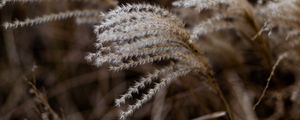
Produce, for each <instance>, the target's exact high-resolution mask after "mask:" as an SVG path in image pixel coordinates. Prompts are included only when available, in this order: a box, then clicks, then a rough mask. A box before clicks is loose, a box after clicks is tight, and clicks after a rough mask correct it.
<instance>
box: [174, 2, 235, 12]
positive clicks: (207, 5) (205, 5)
mask: <svg viewBox="0 0 300 120" xmlns="http://www.w3.org/2000/svg"><path fill="white" fill-rule="evenodd" d="M233 4H236V0H178V1H175V2H173V5H174V6H176V7H183V8H194V9H195V10H197V11H198V12H201V11H203V10H206V9H214V8H218V6H221V5H223V6H229V5H233Z"/></svg>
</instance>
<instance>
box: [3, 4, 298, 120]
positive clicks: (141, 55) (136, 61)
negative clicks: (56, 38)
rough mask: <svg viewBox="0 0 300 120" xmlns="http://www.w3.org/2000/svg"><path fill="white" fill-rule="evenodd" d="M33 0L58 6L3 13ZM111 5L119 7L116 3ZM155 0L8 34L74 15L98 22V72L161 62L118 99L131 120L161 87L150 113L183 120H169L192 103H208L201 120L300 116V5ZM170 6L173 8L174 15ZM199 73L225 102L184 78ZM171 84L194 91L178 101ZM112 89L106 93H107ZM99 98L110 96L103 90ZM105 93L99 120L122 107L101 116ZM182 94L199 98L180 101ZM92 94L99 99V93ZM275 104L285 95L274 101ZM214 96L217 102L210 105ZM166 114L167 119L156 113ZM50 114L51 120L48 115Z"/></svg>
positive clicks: (22, 23)
mask: <svg viewBox="0 0 300 120" xmlns="http://www.w3.org/2000/svg"><path fill="white" fill-rule="evenodd" d="M66 1H67V2H69V1H73V2H74V1H77V2H78V1H80V2H83V1H84V2H91V1H86V0H69V1H68V0H66ZM145 1H147V0H144V2H145ZM34 2H40V3H42V2H57V1H50V0H2V1H1V2H0V9H4V8H5V6H6V5H8V3H34ZM101 2H103V1H100V3H101ZM105 2H107V3H108V4H114V5H116V3H113V1H111V0H105ZM119 2H120V3H135V2H137V3H139V2H140V1H138V0H119ZM147 2H148V3H157V4H158V5H150V4H145V3H144V4H126V5H122V4H119V5H120V6H118V7H116V8H114V9H112V10H110V11H109V12H106V11H107V9H105V10H103V9H101V8H100V9H88V10H85V9H83V10H71V11H67V12H59V13H57V14H48V15H44V16H41V17H36V18H32V19H29V18H27V19H25V20H16V21H13V22H4V23H3V24H2V25H3V27H4V28H5V29H6V30H8V31H9V29H17V28H21V27H30V26H35V25H39V24H42V23H47V22H52V21H58V20H65V19H68V18H75V20H76V21H75V23H76V24H88V25H91V24H92V25H95V26H94V33H95V34H96V42H95V43H94V46H95V48H94V49H95V52H94V53H89V54H88V55H87V56H86V60H87V61H89V62H90V63H92V64H94V65H95V66H97V67H98V68H102V67H107V66H108V67H109V69H110V70H112V71H114V72H121V73H123V72H124V71H125V72H124V73H127V71H128V70H133V69H136V68H138V67H145V68H147V66H149V65H151V66H153V67H154V68H153V69H151V70H149V71H147V72H145V71H140V72H141V73H143V74H146V75H145V76H144V77H142V78H140V80H139V81H137V82H135V83H134V84H133V85H132V86H131V87H129V88H128V89H127V92H125V93H124V94H123V95H121V96H120V97H119V98H118V99H115V101H114V102H115V103H114V105H115V106H117V108H118V109H119V110H120V114H119V115H120V119H128V118H129V117H130V116H131V115H132V114H133V113H134V112H137V111H138V110H139V109H140V108H141V107H142V106H147V105H146V103H148V102H149V101H150V100H151V99H152V98H153V97H154V96H155V95H156V94H157V93H158V92H160V91H163V92H164V93H163V94H164V95H162V96H163V97H164V98H159V96H157V97H156V99H155V101H156V102H157V103H155V105H154V106H155V107H153V108H151V109H153V110H152V114H151V115H153V116H154V117H153V118H154V119H156V118H166V119H174V118H172V117H167V116H168V115H169V114H171V113H172V109H174V108H175V110H177V111H180V110H182V109H181V108H180V106H181V105H178V104H181V103H182V104H184V103H186V101H188V100H190V101H196V102H191V104H197V105H198V106H197V107H199V106H201V107H199V108H197V110H195V109H192V108H191V111H192V112H195V113H196V112H199V113H197V115H198V114H201V115H203V116H200V117H196V119H212V118H219V117H224V116H227V117H228V119H232V120H256V119H272V120H273V119H300V116H299V115H297V114H299V113H300V112H299V108H300V107H299V106H300V104H299V100H297V99H296V98H299V96H300V92H299V90H298V88H299V85H300V84H299V83H300V82H299V81H300V77H299V75H298V74H300V73H299V71H300V69H299V68H298V67H297V66H299V65H300V62H299V61H300V49H299V48H300V42H299V41H300V40H299V38H300V1H299V0H175V1H174V0H162V1H159V2H157V1H150V0H149V1H147ZM159 5H160V6H159ZM171 5H173V6H171ZM162 6H167V7H166V8H167V9H168V10H167V9H165V8H164V7H162ZM62 34H63V33H62ZM74 35H76V36H75V37H76V38H77V37H78V36H80V37H81V36H82V34H81V33H80V34H78V33H74ZM66 36H67V35H66ZM9 47H10V46H9ZM84 52H86V51H84ZM0 55H1V54H0ZM72 55H73V56H74V55H77V54H72ZM0 68H1V67H0ZM101 70H102V69H101ZM106 74H107V73H106ZM116 74H118V73H116ZM0 75H1V74H0ZM100 76H101V75H100ZM194 76H197V78H196V79H200V81H201V82H203V81H206V82H208V85H210V86H209V87H210V88H212V89H213V90H214V92H217V94H218V95H219V97H220V100H219V101H218V100H216V99H215V98H214V95H211V92H207V91H204V90H203V89H205V87H204V86H201V85H198V83H199V82H195V83H197V84H194V82H193V83H185V82H181V81H180V80H179V79H184V78H186V77H194ZM99 79H103V78H99ZM108 80H111V79H108ZM99 81H100V80H99ZM111 81H114V80H111ZM290 81H291V83H289V82H290ZM118 82H119V81H118ZM126 82H127V81H126ZM100 84H104V86H105V87H103V88H104V89H105V88H109V87H108V86H109V85H110V84H111V83H110V82H107V81H104V82H103V81H101V82H100ZM122 84H123V83H122ZM171 84H174V86H175V85H177V86H175V87H178V86H183V88H186V89H188V90H187V91H184V93H181V94H180V95H173V94H174V93H176V92H174V91H173V90H172V87H173V85H171ZM29 85H30V86H31V88H32V90H31V92H32V93H33V94H34V95H35V96H36V97H37V98H38V99H39V100H40V101H42V102H41V104H42V106H46V108H47V109H45V110H44V111H45V113H47V114H48V113H49V114H51V115H52V116H54V117H55V118H54V119H60V118H59V116H58V115H57V113H55V112H54V110H52V108H51V107H50V105H49V103H48V101H47V98H46V97H45V95H43V93H41V92H40V91H38V89H37V88H36V86H35V84H33V83H29ZM70 86H73V84H72V85H70ZM191 86H198V87H197V89H195V90H194V89H192V88H190V87H191ZM278 86H279V87H278ZM200 88H201V90H199V89H200ZM99 89H100V88H99ZM101 89H102V88H101ZM111 89H117V88H111ZM111 89H107V90H106V92H107V91H110V90H111ZM175 89H179V88H175ZM190 89H191V90H190ZM118 90H119V89H118ZM180 90H181V89H180ZM180 90H178V91H180ZM202 90H203V91H202ZM113 91H114V90H113ZM119 91H120V90H119ZM195 91H198V92H199V91H200V92H199V93H200V95H196V94H195ZM208 91H209V90H208ZM0 92H1V91H0ZM202 92H203V94H202ZM104 93H105V92H104ZM119 93H120V92H119ZM223 93H226V94H223ZM97 94H101V95H102V94H103V93H102V92H97ZM105 94H107V95H105V96H101V95H100V96H101V97H100V98H101V102H99V103H98V102H97V105H94V106H93V105H91V106H93V107H95V108H97V109H95V110H94V111H93V113H92V115H91V116H92V117H89V118H88V119H93V118H98V117H99V116H100V117H99V118H101V119H109V118H111V116H112V114H114V112H115V110H106V109H107V108H103V110H100V111H97V110H99V109H101V108H98V107H99V106H101V105H104V104H107V105H106V107H107V106H108V104H109V102H107V101H106V100H108V99H107V98H108V96H109V98H114V97H115V96H114V95H115V94H112V93H105ZM169 94H170V95H169ZM176 94H177V93H176ZM182 94H183V95H182ZM187 94H192V95H190V96H188V95H187ZM204 94H205V95H204ZM206 94H210V95H206ZM111 96H114V97H111ZM178 96H181V97H182V96H184V97H185V96H188V97H190V98H189V99H188V100H182V101H184V102H181V101H180V100H178V99H179V98H180V97H178ZM0 98H1V96H0ZM91 98H93V99H94V96H92V97H91ZM272 98H276V100H275V102H274V100H273V99H272ZM103 99H105V100H103ZM206 99H208V101H209V102H205V101H206ZM0 100H1V99H0ZM214 100H216V101H214ZM95 101H98V99H97V100H95ZM110 101H113V100H110ZM174 101H180V102H174ZM190 101H189V102H190ZM220 101H223V103H222V104H224V105H219V102H220ZM202 102H203V103H202ZM0 103H1V101H0ZM160 104H164V105H163V107H165V106H167V107H168V109H165V108H163V107H162V106H159V105H160ZM202 104H205V105H202ZM290 104H291V105H290ZM0 105H1V104H0ZM109 105H110V104H109ZM202 106H204V107H203V108H202ZM212 106H213V107H212ZM111 107H112V106H111ZM112 108H114V107H112ZM155 108H159V111H155V110H154V109H155ZM271 108H272V110H273V109H274V110H273V111H274V112H273V113H265V112H262V111H267V110H269V109H271ZM289 108H291V109H289ZM224 109H225V110H226V112H225V110H224ZM184 110H186V109H184ZM184 110H182V111H184ZM153 111H154V112H153ZM216 111H222V112H216ZM223 111H224V112H223ZM106 112H107V113H106ZM157 112H161V113H159V114H157ZM207 112H208V114H207ZM104 113H105V115H103V114H104ZM180 113H181V114H178V116H181V117H178V118H176V119H190V116H189V115H186V116H185V117H182V116H184V115H185V114H190V113H188V112H187V113H185V112H180ZM98 114H99V115H98ZM155 114H156V115H155ZM172 114H173V113H172ZM191 114H193V115H194V113H191ZM269 114H270V115H269ZM1 115H2V114H1V109H0V116H1ZM93 115H94V116H93ZM83 116H84V117H85V115H83ZM169 116H170V115H169ZM171 116H172V115H171ZM46 117H47V116H46ZM46 117H45V119H48V118H46ZM81 117H82V116H81ZM81 117H79V118H81ZM133 117H135V116H133ZM193 117H195V116H193ZM82 118H83V117H82ZM153 118H152V119H153ZM0 119H1V117H0ZM49 119H50V118H49ZM141 119H144V118H141Z"/></svg>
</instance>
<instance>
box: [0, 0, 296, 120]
mask: <svg viewBox="0 0 300 120" xmlns="http://www.w3.org/2000/svg"><path fill="white" fill-rule="evenodd" d="M172 2H173V0H119V1H112V0H74V1H72V0H61V1H52V2H49V1H48V2H33V3H9V4H7V5H6V6H4V7H3V8H2V9H1V10H0V14H1V15H0V23H4V22H6V21H14V20H24V19H25V18H34V17H36V16H42V15H46V14H50V13H58V12H62V11H67V10H77V9H80V10H82V9H99V11H103V12H106V11H109V10H110V9H113V8H114V7H116V6H117V5H121V4H126V3H151V4H156V5H159V6H162V7H164V8H166V9H169V10H171V11H172V12H174V13H175V14H177V15H178V16H180V17H181V18H182V19H183V20H184V21H185V22H186V23H187V28H189V27H191V26H193V25H195V24H196V21H198V20H200V19H201V18H202V16H200V15H199V14H196V13H193V12H191V11H189V10H181V9H175V8H173V7H172V6H171V3H172ZM251 2H252V3H254V2H255V1H254V0H252V1H251ZM208 12H209V11H208ZM207 14H209V13H206V14H203V16H205V15H207ZM196 16H199V17H196ZM223 34H231V32H227V33H223ZM225 36H226V35H225ZM95 37H96V36H95V35H94V33H93V24H76V21H75V20H74V19H67V20H62V21H59V22H49V23H46V24H41V25H35V26H32V27H23V28H18V29H8V30H5V29H3V28H2V27H1V28H0V120H40V119H43V120H48V119H50V120H51V119H67V120H99V119H101V120H116V119H119V118H118V117H119V116H118V114H119V111H118V109H117V108H116V107H115V106H114V99H115V98H118V97H120V95H122V94H123V93H124V92H126V90H127V89H128V88H129V86H131V85H132V84H133V83H134V81H136V80H138V79H139V78H141V76H143V75H145V74H147V72H146V71H151V70H153V69H154V68H155V67H157V66H159V65H146V66H141V67H138V68H136V69H131V70H127V71H121V72H110V71H108V69H107V68H106V67H105V66H104V67H101V68H97V67H95V66H93V65H91V64H89V63H87V62H86V60H85V59H84V57H85V56H86V55H87V53H88V52H92V51H94V49H95V48H94V45H93V43H94V41H95V40H96V38H95ZM222 37H224V35H222ZM226 38H228V39H229V37H228V36H227V37H226ZM230 38H232V37H230ZM231 42H235V41H231ZM235 43H236V42H235ZM211 44H213V43H205V44H203V45H207V46H209V47H203V48H204V49H205V50H206V51H207V54H208V56H209V58H210V59H211V61H212V63H213V67H214V70H215V72H216V77H217V79H218V80H220V81H219V82H220V83H219V84H220V85H221V87H222V89H223V91H224V92H225V93H224V94H225V96H226V97H227V98H228V99H230V100H229V101H230V105H231V106H232V109H233V112H234V114H236V116H238V117H236V118H237V119H238V120H246V119H251V118H258V119H266V120H276V119H278V120H299V119H300V108H299V107H300V102H299V100H297V101H298V102H294V101H292V99H291V97H294V98H293V99H297V98H299V96H298V97H297V95H296V98H295V96H291V95H292V93H291V91H295V90H296V91H297V89H299V86H300V84H299V82H297V80H296V79H298V81H299V77H298V76H297V74H295V73H299V71H298V72H290V69H288V70H285V69H283V70H282V71H280V72H279V73H278V74H279V76H278V78H282V79H284V80H283V81H282V80H278V81H277V82H273V83H272V84H271V90H270V91H271V93H270V94H268V95H266V98H265V99H264V101H263V102H262V103H261V105H259V106H258V108H257V109H256V111H255V112H254V113H252V112H251V111H250V112H249V111H247V108H249V107H252V105H253V104H254V102H255V101H256V100H257V99H258V96H259V95H260V93H261V91H262V89H263V87H264V85H265V82H264V81H260V80H265V79H266V78H267V76H268V74H269V71H267V72H266V71H263V70H261V69H258V70H257V69H256V68H255V70H253V71H250V72H249V71H247V73H249V74H247V75H248V76H242V77H241V76H240V75H239V74H240V73H237V72H235V71H239V70H241V68H238V67H239V66H238V65H236V64H238V63H239V62H240V61H243V60H240V58H239V57H234V58H237V59H230V58H231V57H228V56H226V55H227V54H226V55H225V56H224V54H222V52H223V49H217V50H216V49H214V50H211V47H217V48H219V47H220V48H224V49H225V48H226V50H228V51H226V52H229V53H230V52H232V51H235V50H234V49H237V47H232V46H229V48H228V46H226V45H225V46H224V45H223V44H217V45H215V44H214V45H211ZM236 44H239V43H236ZM240 44H243V43H240ZM218 45H219V46H218ZM239 49H241V48H239ZM243 49H244V48H243ZM245 49H246V48H245ZM245 51H247V52H248V53H249V51H250V53H251V50H245ZM222 55H223V56H222ZM241 59H243V58H241ZM251 60H253V59H251ZM251 60H249V61H251ZM254 60H255V59H254ZM247 64H248V63H247ZM249 64H251V65H252V63H249ZM254 66H255V65H254ZM253 69H254V68H253ZM293 70H294V69H293ZM250 73H251V74H250ZM249 76H250V77H249ZM198 77H199V76H197V75H190V76H187V77H184V78H180V79H179V80H178V81H176V82H174V83H172V85H171V86H170V87H169V88H168V89H166V90H164V91H160V92H159V94H158V95H157V96H156V97H155V98H154V99H153V100H151V102H149V103H147V104H146V105H145V106H143V107H142V108H141V109H139V110H138V111H137V112H136V113H135V114H134V115H133V116H132V117H131V118H130V119H134V120H148V119H149V120H150V119H152V120H163V119H166V120H190V119H195V118H199V117H201V116H203V115H206V114H211V113H214V112H222V111H225V107H224V105H223V103H222V101H221V100H220V99H218V95H217V93H216V92H214V90H212V88H211V87H210V86H209V85H208V84H207V83H206V82H205V81H202V80H198V79H197V78H198ZM228 78H230V79H228ZM244 78H247V79H246V80H244V81H243V80H241V79H244ZM249 79H253V81H247V80H249ZM297 86H298V87H297ZM298 91H299V90H298ZM286 93H288V94H286ZM293 94H299V93H298V92H295V93H294V92H293ZM286 95H287V96H286ZM241 97H242V98H241ZM249 116H250V117H249ZM245 117H246V118H245ZM217 119H218V120H225V119H226V117H225V116H223V117H219V118H217Z"/></svg>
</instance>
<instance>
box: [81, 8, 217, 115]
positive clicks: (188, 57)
mask: <svg viewBox="0 0 300 120" xmlns="http://www.w3.org/2000/svg"><path fill="white" fill-rule="evenodd" d="M183 27H184V24H183V22H181V20H179V19H178V18H177V17H176V16H174V15H172V14H171V13H169V12H168V11H167V10H164V9H161V8H159V7H156V6H151V5H144V4H141V5H126V6H123V7H119V8H117V9H115V10H113V11H111V12H109V13H107V14H106V15H105V17H104V22H102V23H101V25H98V26H96V27H95V32H96V34H97V42H96V47H97V52H96V53H91V54H90V55H88V56H87V59H88V60H89V61H92V62H93V63H94V64H95V65H96V66H101V65H103V64H104V63H108V64H109V65H110V69H111V70H114V71H120V70H124V69H129V68H133V67H136V66H138V65H143V64H148V63H155V62H160V61H170V62H171V63H170V64H169V65H167V66H166V67H164V68H160V69H156V70H155V71H154V72H153V73H150V74H148V75H147V76H146V77H144V78H142V79H141V80H140V81H139V82H137V83H136V84H135V85H134V86H132V87H131V88H129V90H128V92H127V93H125V94H124V95H122V97H121V98H119V99H117V100H116V105H117V106H121V105H122V104H126V105H128V107H127V110H125V111H122V112H121V119H125V118H127V117H128V115H130V114H132V113H133V112H134V111H136V110H137V109H138V108H140V107H141V106H142V105H143V104H144V103H146V102H147V101H149V100H150V99H151V98H152V97H153V96H154V94H155V93H157V92H158V91H160V89H162V88H163V87H165V86H168V85H169V84H170V83H171V82H172V81H173V80H174V79H177V78H178V77H181V76H185V75H187V74H188V73H190V72H196V73H199V74H201V75H203V76H205V77H211V74H212V73H211V70H210V68H209V67H208V66H209V65H208V63H207V60H206V58H205V57H204V56H203V55H202V53H201V51H198V50H196V49H195V48H194V47H193V46H192V45H191V44H189V34H188V33H187V31H186V30H185V29H184V28H183ZM155 79H160V80H159V82H157V83H154V80H155ZM152 83H154V84H155V86H154V88H150V89H149V90H148V92H147V93H146V94H143V96H142V98H141V99H137V100H136V102H135V103H134V104H128V103H127V100H128V99H131V98H132V96H133V94H136V93H140V91H141V90H142V89H145V87H146V86H148V85H150V84H152Z"/></svg>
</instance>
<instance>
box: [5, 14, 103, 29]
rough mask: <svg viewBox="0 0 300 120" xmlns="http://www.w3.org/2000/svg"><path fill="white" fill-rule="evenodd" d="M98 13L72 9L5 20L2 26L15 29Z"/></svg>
mask: <svg viewBox="0 0 300 120" xmlns="http://www.w3.org/2000/svg"><path fill="white" fill-rule="evenodd" d="M100 15H101V12H100V11H99V10H74V11H67V12H61V13H57V14H49V15H45V16H41V17H36V18H33V19H29V18H27V19H26V20H24V21H19V20H16V21H14V22H12V23H9V22H5V23H3V27H4V28H5V29H15V28H19V27H25V26H33V25H37V24H42V23H47V22H51V21H58V20H64V19H67V18H72V17H83V16H85V17H88V16H100Z"/></svg>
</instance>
